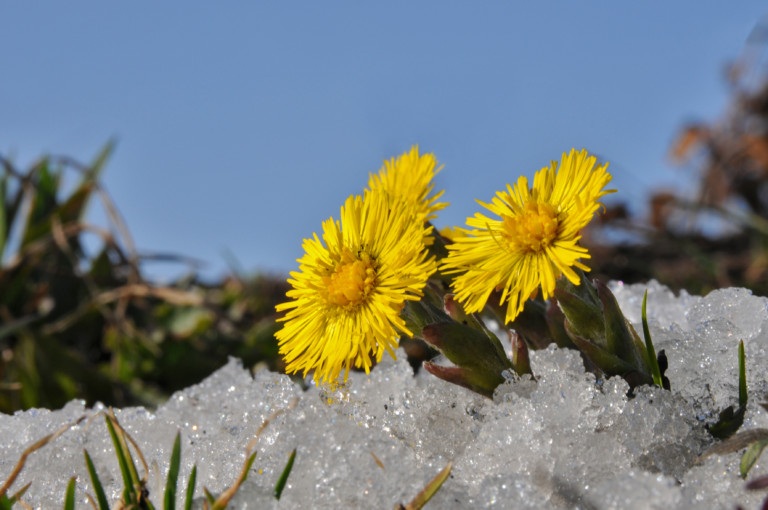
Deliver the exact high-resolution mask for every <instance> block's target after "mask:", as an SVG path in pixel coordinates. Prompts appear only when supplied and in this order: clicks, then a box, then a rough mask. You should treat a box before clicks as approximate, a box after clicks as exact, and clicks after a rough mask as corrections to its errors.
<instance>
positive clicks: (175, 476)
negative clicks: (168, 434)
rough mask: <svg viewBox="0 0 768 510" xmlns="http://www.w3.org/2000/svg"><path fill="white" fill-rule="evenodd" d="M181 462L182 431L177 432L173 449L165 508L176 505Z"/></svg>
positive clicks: (172, 507)
mask: <svg viewBox="0 0 768 510" xmlns="http://www.w3.org/2000/svg"><path fill="white" fill-rule="evenodd" d="M180 463H181V433H179V432H177V433H176V440H175V441H174V442H173V450H172V451H171V465H170V467H169V468H168V479H167V481H166V482H165V502H164V504H163V508H164V509H165V510H173V509H174V508H175V507H176V484H177V483H178V480H179V464H180Z"/></svg>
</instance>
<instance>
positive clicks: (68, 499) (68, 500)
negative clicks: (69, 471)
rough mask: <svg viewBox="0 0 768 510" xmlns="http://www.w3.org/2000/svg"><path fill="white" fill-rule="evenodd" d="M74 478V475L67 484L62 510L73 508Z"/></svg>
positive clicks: (72, 509) (73, 509)
mask: <svg viewBox="0 0 768 510" xmlns="http://www.w3.org/2000/svg"><path fill="white" fill-rule="evenodd" d="M75 480H77V478H76V477H74V476H73V477H72V478H70V479H69V484H67V494H66V496H64V510H75Z"/></svg>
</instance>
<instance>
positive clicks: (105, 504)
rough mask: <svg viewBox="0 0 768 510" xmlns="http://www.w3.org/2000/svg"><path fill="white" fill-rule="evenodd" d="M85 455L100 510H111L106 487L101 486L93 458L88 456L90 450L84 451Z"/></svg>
mask: <svg viewBox="0 0 768 510" xmlns="http://www.w3.org/2000/svg"><path fill="white" fill-rule="evenodd" d="M83 455H85V465H86V466H87V468H88V474H89V475H90V476H91V483H92V484H93V490H94V491H96V500H97V501H98V503H99V510H109V501H107V495H106V493H105V492H104V487H103V486H102V485H101V480H99V475H97V474H96V467H95V466H94V465H93V461H92V460H91V456H90V455H88V450H85V449H83Z"/></svg>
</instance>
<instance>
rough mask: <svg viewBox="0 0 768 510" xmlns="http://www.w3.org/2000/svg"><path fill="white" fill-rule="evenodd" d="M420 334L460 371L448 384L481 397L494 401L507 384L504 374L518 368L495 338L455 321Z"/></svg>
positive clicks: (428, 326) (427, 328)
mask: <svg viewBox="0 0 768 510" xmlns="http://www.w3.org/2000/svg"><path fill="white" fill-rule="evenodd" d="M421 333H422V338H424V341H425V342H427V343H428V344H430V345H432V346H433V347H435V348H437V349H438V350H439V351H440V352H441V353H443V354H444V355H445V357H446V358H448V359H449V360H451V362H453V363H454V364H455V365H456V366H457V367H458V368H459V372H455V373H454V374H453V375H460V377H459V378H458V379H455V380H453V379H450V380H449V382H453V383H454V384H459V385H461V386H464V387H465V388H468V389H470V390H472V391H475V392H477V393H480V394H481V395H485V396H487V397H492V396H493V391H494V390H495V389H496V387H497V386H498V385H500V384H502V383H503V382H504V377H503V376H502V375H501V373H502V372H504V371H505V370H510V369H515V368H516V367H514V366H513V365H512V362H511V361H510V359H509V358H508V357H507V355H506V353H505V352H504V348H503V347H502V346H501V343H500V342H499V340H498V338H496V336H495V335H492V334H491V335H489V334H487V333H485V332H483V331H479V330H477V329H475V328H472V327H470V326H466V325H464V324H461V323H458V322H453V321H451V322H440V323H434V324H429V325H427V326H426V327H424V329H423V330H422V332H421ZM452 368H455V367H452ZM432 373H433V374H435V372H432ZM435 375H437V374H435ZM447 380H448V379H447Z"/></svg>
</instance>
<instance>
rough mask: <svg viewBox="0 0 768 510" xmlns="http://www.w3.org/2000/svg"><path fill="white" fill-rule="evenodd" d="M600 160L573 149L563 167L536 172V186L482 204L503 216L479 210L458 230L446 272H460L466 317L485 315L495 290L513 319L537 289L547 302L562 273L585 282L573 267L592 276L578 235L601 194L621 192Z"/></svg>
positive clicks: (523, 185)
mask: <svg viewBox="0 0 768 510" xmlns="http://www.w3.org/2000/svg"><path fill="white" fill-rule="evenodd" d="M596 162H597V159H596V158H595V157H594V156H590V155H589V154H588V153H587V151H585V150H581V151H579V152H577V151H576V150H575V149H572V150H571V152H570V153H569V154H567V155H566V154H565V153H563V158H562V162H561V164H560V165H559V168H558V163H557V162H556V161H552V164H551V165H550V166H549V167H544V168H542V169H541V170H540V171H538V172H536V175H535V177H534V179H533V187H532V188H529V186H528V180H527V179H526V178H525V177H520V178H519V179H518V180H517V184H515V185H514V188H513V187H512V186H510V185H509V184H507V190H506V191H500V192H497V193H496V196H495V197H494V198H493V200H492V201H491V203H490V204H487V203H484V202H481V201H479V200H478V203H480V205H482V206H483V207H485V208H486V209H488V210H489V211H491V212H492V213H494V214H495V215H497V216H498V217H499V219H492V218H489V217H487V216H485V215H484V214H481V213H477V214H475V216H474V217H471V218H467V226H468V227H472V228H471V229H464V228H461V229H458V230H459V235H458V236H456V237H455V238H454V240H453V243H451V244H449V245H448V249H449V254H448V257H447V258H446V259H445V261H444V264H443V265H442V266H441V268H440V269H441V270H442V271H444V272H446V274H456V275H457V276H456V277H455V279H454V286H455V290H456V297H457V299H458V300H459V301H460V302H461V303H462V304H463V305H464V307H465V308H466V310H467V312H469V313H474V312H479V311H481V310H482V309H483V307H484V306H485V304H486V302H487V301H488V298H489V297H490V295H491V292H493V291H494V290H501V291H502V294H501V299H500V302H499V304H500V305H504V303H505V302H506V304H507V311H506V321H507V322H511V321H512V320H514V319H515V317H516V316H517V315H518V314H519V313H520V312H521V311H522V309H523V306H524V305H525V302H526V301H527V300H528V298H529V297H531V296H532V295H535V293H536V292H537V289H538V288H539V287H540V288H541V291H542V297H543V298H544V299H547V298H548V297H549V296H550V295H551V294H552V292H553V291H554V289H555V280H556V279H557V278H558V277H560V276H562V275H565V276H566V278H568V280H570V281H571V282H573V283H574V284H576V285H578V284H579V281H580V280H579V277H578V275H577V274H576V272H575V271H574V270H573V267H577V268H580V269H582V270H584V271H589V268H588V267H587V266H585V265H584V264H583V263H581V262H580V259H588V258H590V255H589V253H588V252H587V250H586V248H583V247H581V246H579V245H578V244H577V243H578V241H579V239H581V235H580V231H581V229H582V228H584V227H585V226H586V225H587V224H588V223H589V222H590V221H591V219H592V216H593V214H594V213H595V212H596V211H597V209H598V208H599V207H600V205H601V204H600V202H598V200H599V199H600V197H602V196H604V195H606V194H607V193H612V192H614V191H615V190H605V189H604V188H605V186H606V185H607V184H608V183H609V182H610V180H611V174H609V173H608V171H607V167H608V164H607V163H605V164H603V165H598V166H597V167H595V164H596Z"/></svg>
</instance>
